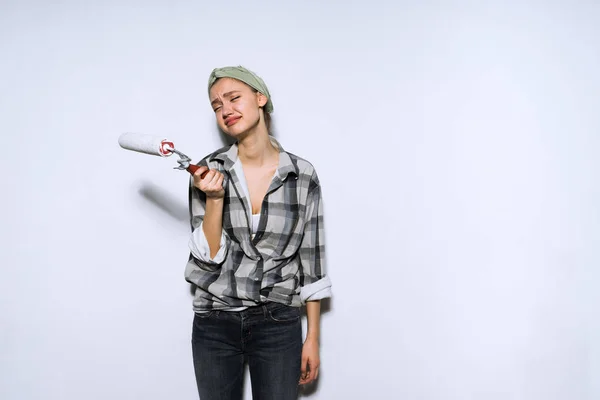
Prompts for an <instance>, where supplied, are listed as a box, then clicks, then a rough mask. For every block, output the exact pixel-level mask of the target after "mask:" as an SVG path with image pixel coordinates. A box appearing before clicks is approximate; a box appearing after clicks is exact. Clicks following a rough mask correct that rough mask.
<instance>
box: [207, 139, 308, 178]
mask: <svg viewBox="0 0 600 400" xmlns="http://www.w3.org/2000/svg"><path fill="white" fill-rule="evenodd" d="M269 139H270V140H271V143H272V144H273V146H275V148H277V149H278V150H279V166H278V167H277V174H278V175H279V177H280V178H281V180H285V178H287V176H288V175H289V174H295V175H296V176H299V175H300V172H299V171H298V166H297V165H296V164H295V163H294V162H293V161H292V159H291V157H290V155H289V154H288V153H287V152H286V151H285V150H284V149H283V147H282V146H281V144H280V143H279V142H278V141H277V140H276V139H275V138H274V137H273V136H269ZM211 160H219V161H221V162H222V163H223V166H224V167H225V170H227V171H229V170H230V169H231V168H233V166H234V165H235V163H236V161H237V160H238V145H237V142H236V143H234V144H232V145H231V146H229V148H225V149H223V151H221V152H218V153H216V154H214V155H213V156H212V157H211Z"/></svg>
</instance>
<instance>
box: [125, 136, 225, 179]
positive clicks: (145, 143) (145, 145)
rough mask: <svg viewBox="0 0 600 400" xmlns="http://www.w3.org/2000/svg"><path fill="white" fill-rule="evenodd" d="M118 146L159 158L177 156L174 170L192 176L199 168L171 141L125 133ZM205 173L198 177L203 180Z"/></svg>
mask: <svg viewBox="0 0 600 400" xmlns="http://www.w3.org/2000/svg"><path fill="white" fill-rule="evenodd" d="M119 145H120V146H121V147H122V148H124V149H126V150H132V151H136V152H138V153H144V154H150V155H153V156H159V157H170V156H171V155H173V154H177V155H178V156H179V160H177V162H178V163H179V166H177V167H175V169H180V170H186V171H188V172H189V173H190V174H194V172H196V171H197V170H198V168H200V167H199V166H197V165H194V164H191V163H190V161H192V159H191V158H189V157H188V156H186V155H185V154H183V153H182V152H180V151H179V150H177V149H176V148H175V144H173V142H172V141H170V140H168V139H164V138H161V137H158V136H153V135H148V134H145V133H136V132H126V133H123V134H122V135H121V136H119ZM207 173H208V171H206V172H204V173H203V174H202V175H201V176H200V177H201V178H204V176H205V175H206V174H207ZM223 186H225V185H223Z"/></svg>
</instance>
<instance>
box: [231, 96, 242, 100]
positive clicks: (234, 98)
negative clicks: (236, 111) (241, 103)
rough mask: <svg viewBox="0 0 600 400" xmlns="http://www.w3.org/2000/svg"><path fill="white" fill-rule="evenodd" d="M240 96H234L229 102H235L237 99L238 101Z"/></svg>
mask: <svg viewBox="0 0 600 400" xmlns="http://www.w3.org/2000/svg"><path fill="white" fill-rule="evenodd" d="M240 97H241V96H235V97H233V98H232V99H231V101H236V100H237V99H239V98H240Z"/></svg>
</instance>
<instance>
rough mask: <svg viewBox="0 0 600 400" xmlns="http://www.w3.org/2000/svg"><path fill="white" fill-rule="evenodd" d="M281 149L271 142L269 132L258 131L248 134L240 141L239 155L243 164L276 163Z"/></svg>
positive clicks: (256, 165) (255, 165)
mask: <svg viewBox="0 0 600 400" xmlns="http://www.w3.org/2000/svg"><path fill="white" fill-rule="evenodd" d="M278 156H279V151H278V150H277V149H276V148H275V147H274V146H273V144H272V143H271V139H270V138H269V134H268V133H266V131H265V132H264V133H258V132H256V133H255V134H254V135H248V136H246V137H245V138H243V139H241V140H240V141H238V157H239V158H240V161H241V162H242V164H244V165H247V166H252V167H262V166H264V165H271V164H276V163H277V162H278V158H279V157H278Z"/></svg>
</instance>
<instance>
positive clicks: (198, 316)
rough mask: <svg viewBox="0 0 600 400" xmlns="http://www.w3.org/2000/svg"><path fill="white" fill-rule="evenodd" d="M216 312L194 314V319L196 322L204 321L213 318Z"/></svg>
mask: <svg viewBox="0 0 600 400" xmlns="http://www.w3.org/2000/svg"><path fill="white" fill-rule="evenodd" d="M214 313H215V311H214V310H213V311H205V312H197V313H195V314H194V319H196V320H200V321H202V320H204V319H208V318H210V317H212V316H213V315H214Z"/></svg>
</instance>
